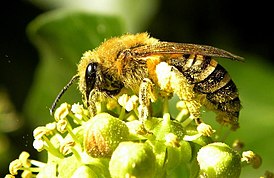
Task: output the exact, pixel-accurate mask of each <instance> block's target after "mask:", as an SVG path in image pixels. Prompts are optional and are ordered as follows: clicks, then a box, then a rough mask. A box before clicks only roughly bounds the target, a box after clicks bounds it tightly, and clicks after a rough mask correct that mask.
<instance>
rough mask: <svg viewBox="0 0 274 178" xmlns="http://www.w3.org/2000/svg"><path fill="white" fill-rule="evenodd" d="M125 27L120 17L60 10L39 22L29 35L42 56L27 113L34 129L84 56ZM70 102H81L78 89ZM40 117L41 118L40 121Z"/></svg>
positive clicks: (122, 30) (41, 18) (45, 16)
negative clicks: (86, 52)
mask: <svg viewBox="0 0 274 178" xmlns="http://www.w3.org/2000/svg"><path fill="white" fill-rule="evenodd" d="M124 32H125V27H124V25H123V23H122V21H121V20H120V19H119V18H118V17H113V16H103V15H98V14H92V13H89V12H82V11H72V10H56V11H52V12H48V13H45V14H43V15H41V16H39V17H38V18H36V19H35V20H34V21H32V23H31V24H30V25H29V27H28V34H29V37H30V39H31V40H32V42H33V43H34V44H35V46H36V47H37V49H38V51H39V54H40V60H41V61H40V64H39V66H38V68H37V71H36V74H35V79H34V83H33V86H32V89H31V91H30V94H29V97H28V100H27V102H26V104H25V110H26V113H27V116H28V118H30V119H31V122H32V123H33V125H34V126H37V125H39V124H41V120H44V119H48V118H49V117H48V116H49V108H50V107H51V104H52V102H53V101H54V99H55V97H56V96H57V94H58V92H59V91H60V90H61V89H62V88H63V87H64V86H65V85H66V83H67V82H68V81H69V80H70V78H71V77H72V76H73V75H75V74H76V72H77V71H76V70H77V66H76V64H78V62H79V60H80V58H81V56H82V54H83V52H85V51H86V50H90V49H94V48H95V47H96V46H98V45H99V44H100V43H101V42H102V41H104V39H106V38H109V37H111V36H117V35H121V34H122V33H124ZM67 95H68V96H70V97H69V98H66V97H65V96H64V98H66V101H74V102H80V101H81V96H80V94H79V93H78V90H77V89H76V88H72V89H70V90H68V91H67ZM38 116H39V117H38Z"/></svg>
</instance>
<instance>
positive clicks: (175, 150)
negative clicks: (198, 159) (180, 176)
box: [166, 140, 192, 171]
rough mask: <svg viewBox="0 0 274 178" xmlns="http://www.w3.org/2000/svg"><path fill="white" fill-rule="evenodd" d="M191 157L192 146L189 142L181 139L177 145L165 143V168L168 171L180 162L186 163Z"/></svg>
mask: <svg viewBox="0 0 274 178" xmlns="http://www.w3.org/2000/svg"><path fill="white" fill-rule="evenodd" d="M191 158H192V148H191V146H190V144H189V142H187V141H184V140H181V141H180V142H178V145H177V146H176V145H171V144H168V145H167V157H166V168H167V170H168V171H172V170H174V169H176V167H177V166H179V165H180V164H182V163H187V162H189V161H190V160H191Z"/></svg>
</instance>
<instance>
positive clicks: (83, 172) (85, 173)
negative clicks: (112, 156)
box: [71, 165, 98, 178]
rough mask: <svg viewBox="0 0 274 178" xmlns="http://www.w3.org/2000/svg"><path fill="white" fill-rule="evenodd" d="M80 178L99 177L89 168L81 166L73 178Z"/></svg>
mask: <svg viewBox="0 0 274 178" xmlns="http://www.w3.org/2000/svg"><path fill="white" fill-rule="evenodd" d="M78 177H86V178H97V177H98V176H97V175H96V173H95V172H94V171H93V170H92V169H90V167H88V166H85V165H83V166H80V167H78V168H77V169H76V171H75V172H74V173H73V175H72V176H71V178H78Z"/></svg>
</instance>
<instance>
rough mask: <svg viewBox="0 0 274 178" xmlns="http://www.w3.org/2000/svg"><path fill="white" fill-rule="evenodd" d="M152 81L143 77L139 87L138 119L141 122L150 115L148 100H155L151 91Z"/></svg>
mask: <svg viewBox="0 0 274 178" xmlns="http://www.w3.org/2000/svg"><path fill="white" fill-rule="evenodd" d="M152 86H153V83H152V81H151V80H150V79H148V78H144V79H143V81H142V83H141V85H140V89H139V103H140V105H139V107H138V113H139V119H140V120H141V121H142V122H143V121H145V120H147V119H148V118H149V117H150V113H151V110H150V102H151V101H155V100H156V99H155V96H154V94H153V92H152Z"/></svg>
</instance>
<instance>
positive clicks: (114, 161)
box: [109, 142, 156, 178]
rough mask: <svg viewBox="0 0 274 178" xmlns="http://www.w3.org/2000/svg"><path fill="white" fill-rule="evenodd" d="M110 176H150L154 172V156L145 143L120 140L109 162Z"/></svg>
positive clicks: (150, 177)
mask: <svg viewBox="0 0 274 178" xmlns="http://www.w3.org/2000/svg"><path fill="white" fill-rule="evenodd" d="M109 171H110V174H111V177H112V178H121V177H135V178H152V177H154V175H155V172H156V158H155V155H154V153H153V151H152V148H151V147H150V146H148V145H147V144H146V143H134V142H122V143H120V144H119V146H118V147H117V149H116V150H115V151H114V152H113V155H112V157H111V160H110V162H109Z"/></svg>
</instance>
